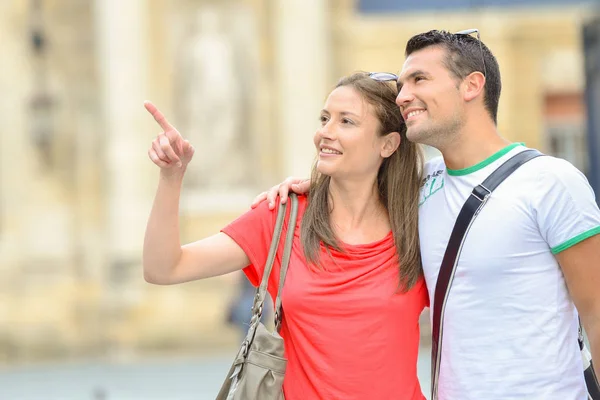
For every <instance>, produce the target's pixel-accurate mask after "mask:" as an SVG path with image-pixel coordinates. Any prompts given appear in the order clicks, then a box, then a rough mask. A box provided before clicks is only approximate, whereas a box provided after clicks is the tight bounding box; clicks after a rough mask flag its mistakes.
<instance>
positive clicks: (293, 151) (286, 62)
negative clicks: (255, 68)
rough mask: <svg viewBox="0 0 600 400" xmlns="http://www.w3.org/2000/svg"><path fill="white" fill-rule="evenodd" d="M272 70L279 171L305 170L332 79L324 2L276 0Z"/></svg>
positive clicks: (296, 173)
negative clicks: (276, 113) (274, 77)
mask: <svg viewBox="0 0 600 400" xmlns="http://www.w3.org/2000/svg"><path fill="white" fill-rule="evenodd" d="M273 5H274V10H273V17H274V20H275V29H274V32H275V36H276V39H275V46H274V47H275V57H274V60H275V71H276V79H277V86H276V91H277V96H276V97H277V100H276V102H275V103H276V104H278V105H279V124H278V128H279V129H277V133H276V134H275V137H276V139H277V141H278V143H279V145H280V146H281V147H280V148H281V149H282V150H281V154H282V160H281V165H282V168H283V169H282V171H281V175H282V176H288V175H293V176H308V175H309V173H310V167H311V165H312V162H313V160H314V158H315V154H316V152H315V148H314V145H313V141H312V137H313V134H314V132H315V130H316V129H317V127H318V119H319V111H320V110H321V108H322V107H323V104H324V102H325V99H326V95H327V93H328V90H329V86H331V84H332V82H329V70H330V67H331V52H330V48H329V47H330V46H329V43H330V30H329V29H328V27H329V26H330V24H329V23H328V16H327V2H325V1H322V0H275V1H274V2H273Z"/></svg>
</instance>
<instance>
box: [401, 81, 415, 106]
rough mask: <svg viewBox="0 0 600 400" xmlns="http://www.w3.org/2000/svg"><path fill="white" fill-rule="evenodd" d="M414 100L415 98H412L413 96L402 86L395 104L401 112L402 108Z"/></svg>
mask: <svg viewBox="0 0 600 400" xmlns="http://www.w3.org/2000/svg"><path fill="white" fill-rule="evenodd" d="M414 99H415V97H414V96H413V94H412V93H411V92H410V91H409V90H408V88H407V87H406V86H404V87H402V89H400V92H399V93H398V96H397V97H396V104H397V105H398V107H400V110H402V108H403V107H405V106H406V105H408V104H410V103H412V102H413V101H414Z"/></svg>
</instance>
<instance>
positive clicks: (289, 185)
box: [252, 177, 310, 210]
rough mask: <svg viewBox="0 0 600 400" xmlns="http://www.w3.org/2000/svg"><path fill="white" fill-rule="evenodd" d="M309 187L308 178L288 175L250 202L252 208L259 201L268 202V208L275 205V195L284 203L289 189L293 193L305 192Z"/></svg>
mask: <svg viewBox="0 0 600 400" xmlns="http://www.w3.org/2000/svg"><path fill="white" fill-rule="evenodd" d="M309 189H310V179H304V178H294V177H289V178H287V179H286V180H284V181H283V182H281V183H280V184H278V185H275V186H273V187H272V188H271V189H269V190H268V191H266V192H262V193H261V194H259V195H258V196H256V198H255V199H254V201H253V202H252V208H256V207H257V206H258V205H259V204H260V203H261V202H263V201H264V200H267V201H268V202H269V210H272V209H273V208H274V207H275V201H276V200H277V196H279V197H281V202H282V203H285V202H286V201H287V198H288V193H289V192H290V190H291V191H292V192H294V193H298V194H305V193H308V190H309Z"/></svg>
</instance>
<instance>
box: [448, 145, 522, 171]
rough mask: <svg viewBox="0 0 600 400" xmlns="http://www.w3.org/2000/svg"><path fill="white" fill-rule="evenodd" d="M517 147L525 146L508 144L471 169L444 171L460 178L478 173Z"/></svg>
mask: <svg viewBox="0 0 600 400" xmlns="http://www.w3.org/2000/svg"><path fill="white" fill-rule="evenodd" d="M518 146H525V143H512V144H509V145H508V146H506V147H505V148H503V149H502V150H499V151H498V152H496V153H494V154H492V155H491V156H489V157H488V158H486V159H485V160H483V161H481V162H480V163H477V164H475V165H473V166H471V167H468V168H463V169H450V168H446V170H447V171H448V175H451V176H462V175H468V174H472V173H473V172H475V171H479V170H480V169H482V168H485V167H487V166H488V165H490V164H491V163H493V162H494V161H496V160H497V159H499V158H500V157H502V156H503V155H505V154H506V153H508V152H509V151H511V150H512V149H514V148H515V147H518Z"/></svg>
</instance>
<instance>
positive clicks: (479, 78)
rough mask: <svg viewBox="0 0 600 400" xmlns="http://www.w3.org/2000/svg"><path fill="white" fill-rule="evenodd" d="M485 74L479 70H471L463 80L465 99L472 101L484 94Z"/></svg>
mask: <svg viewBox="0 0 600 400" xmlns="http://www.w3.org/2000/svg"><path fill="white" fill-rule="evenodd" d="M484 87H485V76H483V74H482V73H481V72H479V71H475V72H471V73H470V74H469V75H468V76H467V77H466V78H465V79H464V81H463V96H464V99H465V101H471V100H473V99H475V98H477V96H479V95H483V89H484Z"/></svg>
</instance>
